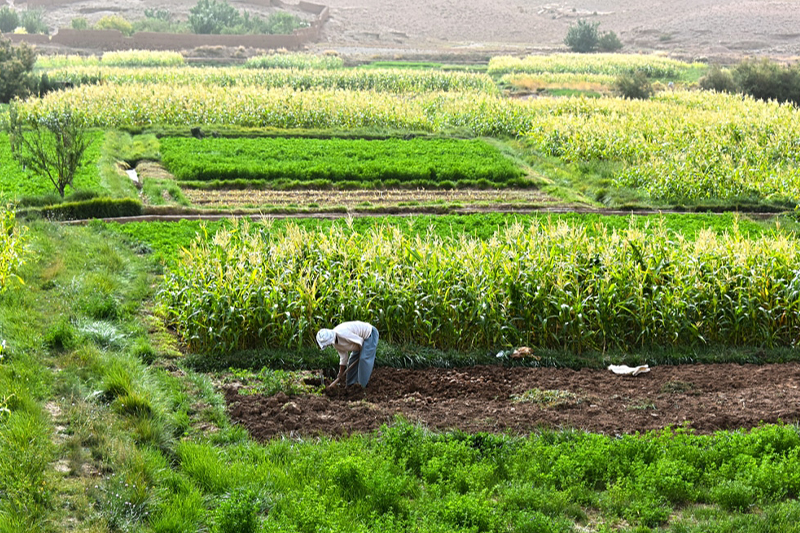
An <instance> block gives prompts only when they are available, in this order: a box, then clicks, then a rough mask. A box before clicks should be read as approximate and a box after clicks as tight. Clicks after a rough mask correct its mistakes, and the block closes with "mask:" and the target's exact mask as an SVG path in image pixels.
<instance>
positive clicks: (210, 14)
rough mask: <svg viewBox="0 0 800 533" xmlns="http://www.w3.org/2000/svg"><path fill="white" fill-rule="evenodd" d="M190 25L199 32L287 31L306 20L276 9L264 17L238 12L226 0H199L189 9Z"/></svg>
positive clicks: (302, 26) (248, 32) (264, 32)
mask: <svg viewBox="0 0 800 533" xmlns="http://www.w3.org/2000/svg"><path fill="white" fill-rule="evenodd" d="M188 22H189V26H190V27H191V29H192V31H193V32H194V33H201V34H208V33H211V34H219V33H225V34H236V35H240V34H290V33H292V32H293V31H294V30H295V29H297V28H304V27H306V26H308V23H307V22H305V21H303V20H302V19H300V17H298V16H297V15H293V14H291V13H287V12H283V11H279V12H274V13H271V14H270V15H269V17H268V18H267V20H263V19H261V18H260V17H258V16H257V15H251V14H250V13H249V12H247V11H243V12H241V13H240V12H239V11H237V10H236V8H234V7H233V6H231V5H230V4H228V2H227V1H226V0H219V1H218V0H198V2H197V4H196V5H195V6H194V7H193V8H191V9H190V10H189V21H188Z"/></svg>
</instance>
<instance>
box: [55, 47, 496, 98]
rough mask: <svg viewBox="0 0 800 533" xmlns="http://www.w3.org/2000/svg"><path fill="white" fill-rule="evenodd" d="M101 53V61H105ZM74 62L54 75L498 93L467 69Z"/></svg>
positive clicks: (79, 79)
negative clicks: (258, 67)
mask: <svg viewBox="0 0 800 533" xmlns="http://www.w3.org/2000/svg"><path fill="white" fill-rule="evenodd" d="M105 57H106V56H105V55H104V56H103V60H104V61H103V65H106V63H105ZM103 65H101V66H73V67H66V68H60V69H53V70H51V71H50V72H49V73H48V75H49V77H50V78H51V79H53V80H58V81H64V82H69V83H72V84H74V85H80V84H82V83H89V82H90V83H104V84H112V85H127V84H162V83H168V84H176V85H188V86H196V85H218V86H221V87H264V88H284V87H285V88H290V89H295V90H308V89H342V90H348V91H377V92H389V93H425V92H435V91H448V92H458V91H479V92H485V93H487V94H497V87H496V86H495V84H494V82H493V81H492V79H491V78H490V77H489V76H487V75H486V74H474V73H468V72H453V71H447V72H443V71H432V70H427V71H426V70H403V69H372V70H324V69H313V70H312V69H305V70H304V69H286V68H280V69H270V70H250V69H240V68H197V67H182V68H162V67H157V68H154V67H139V68H119V67H106V66H103Z"/></svg>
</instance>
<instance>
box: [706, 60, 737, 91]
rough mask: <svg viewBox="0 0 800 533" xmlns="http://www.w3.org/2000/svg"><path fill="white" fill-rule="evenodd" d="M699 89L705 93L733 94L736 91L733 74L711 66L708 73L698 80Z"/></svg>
mask: <svg viewBox="0 0 800 533" xmlns="http://www.w3.org/2000/svg"><path fill="white" fill-rule="evenodd" d="M698 85H700V88H701V89H704V90H706V91H717V92H726V93H734V92H736V91H737V86H736V82H735V81H734V79H733V74H732V73H731V71H730V70H728V69H723V68H722V67H720V66H719V65H712V66H711V68H709V69H708V73H706V75H705V76H703V77H702V78H700V81H699V82H698Z"/></svg>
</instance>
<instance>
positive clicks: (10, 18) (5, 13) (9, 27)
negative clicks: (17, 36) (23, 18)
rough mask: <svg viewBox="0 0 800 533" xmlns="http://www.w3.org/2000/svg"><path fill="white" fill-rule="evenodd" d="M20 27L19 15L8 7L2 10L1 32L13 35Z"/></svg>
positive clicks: (0, 9) (0, 13)
mask: <svg viewBox="0 0 800 533" xmlns="http://www.w3.org/2000/svg"><path fill="white" fill-rule="evenodd" d="M17 26H19V15H18V14H17V12H16V11H14V10H13V9H11V8H10V7H8V6H3V7H2V8H0V32H2V33H11V32H12V31H14V30H15V29H17Z"/></svg>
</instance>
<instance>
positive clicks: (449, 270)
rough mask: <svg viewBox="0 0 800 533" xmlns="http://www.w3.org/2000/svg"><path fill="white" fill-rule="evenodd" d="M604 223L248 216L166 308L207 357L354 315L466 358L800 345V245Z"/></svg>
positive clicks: (201, 247) (207, 250) (395, 337)
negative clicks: (434, 224) (447, 226)
mask: <svg viewBox="0 0 800 533" xmlns="http://www.w3.org/2000/svg"><path fill="white" fill-rule="evenodd" d="M594 230H595V231H596V232H597V233H596V235H595V236H590V235H589V233H587V228H586V227H582V226H574V225H572V226H571V225H567V224H565V223H563V222H562V223H557V224H554V223H549V222H537V223H534V224H533V225H531V226H530V227H529V228H523V227H522V226H518V225H514V226H510V227H507V228H506V229H504V230H500V231H498V232H497V233H496V234H495V235H494V236H493V237H492V238H490V239H488V240H479V239H474V238H470V237H466V236H461V237H459V238H442V237H437V236H435V235H434V234H433V233H429V234H428V235H427V236H424V237H421V236H416V237H409V236H404V235H403V234H402V232H401V230H400V229H399V228H397V227H396V226H383V227H378V228H375V229H373V230H370V231H367V232H364V233H355V232H353V233H348V232H346V231H343V229H341V228H340V227H338V226H334V227H332V228H331V229H330V230H328V231H318V232H315V231H306V230H303V229H300V228H298V227H297V226H294V225H289V226H288V227H287V228H286V230H285V231H282V232H277V231H275V232H273V231H272V228H271V227H270V225H268V224H267V225H258V226H255V227H251V226H250V225H249V224H248V223H238V224H237V223H234V224H233V225H232V226H231V228H230V229H226V230H220V231H219V232H217V233H216V234H215V235H214V236H213V238H207V236H205V235H204V236H202V237H201V238H198V240H196V241H195V242H194V243H193V244H192V245H191V246H190V247H189V248H187V249H185V250H184V251H183V254H182V257H181V260H180V261H179V262H178V263H177V264H176V265H174V266H172V267H170V269H169V271H168V272H167V274H166V275H165V281H164V285H163V288H162V290H161V291H160V293H159V299H160V301H161V302H162V304H163V306H164V309H165V310H166V314H167V317H168V321H169V322H171V323H172V324H173V325H174V326H175V327H176V329H177V332H178V334H179V335H180V337H181V338H182V340H183V342H184V343H186V345H188V347H189V348H190V349H191V350H193V351H198V352H204V353H220V352H224V351H227V350H236V349H246V348H261V347H286V346H288V347H300V346H313V345H314V334H315V332H316V330H317V329H318V328H320V327H331V326H332V325H335V323H338V322H340V321H345V320H355V319H359V320H366V321H369V322H371V323H372V324H373V325H375V326H376V327H377V328H378V330H379V331H380V332H381V339H386V340H388V341H390V342H393V343H398V344H405V343H414V344H418V345H422V346H430V347H435V348H441V349H450V348H453V349H458V350H470V349H496V348H500V347H508V346H516V345H522V344H524V345H528V346H531V347H534V348H553V349H565V350H571V351H574V352H583V351H587V350H607V349H611V348H618V349H623V350H627V349H635V348H641V347H653V346H687V347H692V346H702V345H722V346H767V347H776V346H793V345H794V344H795V343H796V342H797V339H798V334H800V254H799V252H798V246H797V242H796V240H794V239H793V238H790V237H787V236H785V235H782V234H775V235H772V236H769V237H762V238H758V239H747V238H745V237H743V236H742V235H741V234H740V233H739V231H738V229H737V227H736V226H734V228H733V230H732V231H731V232H730V233H728V234H723V235H718V234H716V233H713V232H709V231H703V232H701V233H699V234H698V235H697V238H696V240H694V241H691V242H690V241H688V240H686V239H684V238H683V236H681V235H680V234H675V233H671V232H668V231H666V230H665V229H664V227H663V224H661V223H657V224H654V225H651V226H649V227H647V228H645V229H637V228H635V227H634V226H633V225H631V226H630V227H629V228H628V229H627V230H622V231H616V230H613V231H608V230H607V229H605V228H594Z"/></svg>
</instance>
